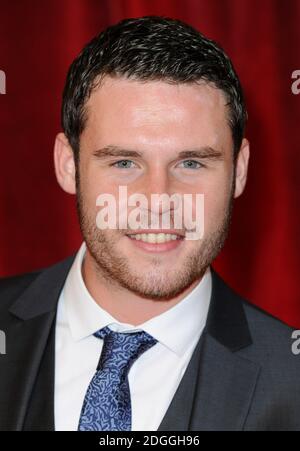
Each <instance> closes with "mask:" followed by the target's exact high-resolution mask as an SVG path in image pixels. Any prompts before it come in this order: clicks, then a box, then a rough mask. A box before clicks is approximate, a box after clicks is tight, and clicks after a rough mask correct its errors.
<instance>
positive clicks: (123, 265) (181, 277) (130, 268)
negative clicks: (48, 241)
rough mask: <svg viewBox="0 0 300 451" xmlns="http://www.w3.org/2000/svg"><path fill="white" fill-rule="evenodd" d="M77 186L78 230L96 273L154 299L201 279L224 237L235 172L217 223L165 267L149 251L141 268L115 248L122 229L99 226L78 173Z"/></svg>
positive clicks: (165, 297) (175, 293) (173, 294)
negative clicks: (85, 200)
mask: <svg viewBox="0 0 300 451" xmlns="http://www.w3.org/2000/svg"><path fill="white" fill-rule="evenodd" d="M234 172H235V171H234ZM76 186H77V196H76V200H77V202H76V203H77V214H78V218H79V224H80V229H81V233H82V235H83V238H84V241H85V243H86V246H87V249H88V251H89V253H90V255H91V257H92V260H93V264H94V269H95V271H96V274H97V277H98V278H99V280H102V281H106V283H107V284H108V286H110V287H111V288H113V287H114V288H115V289H126V290H129V291H130V292H132V293H135V294H136V295H138V296H140V297H142V298H145V299H151V300H157V301H166V300H169V299H172V298H174V297H176V296H179V295H180V294H181V293H183V292H184V291H185V290H187V289H188V288H189V287H190V286H191V285H192V284H193V283H194V282H196V281H197V280H199V281H200V280H201V278H202V277H203V275H204V273H205V272H206V270H207V268H208V266H209V265H210V264H211V263H212V261H213V260H214V259H215V258H216V257H217V255H218V254H219V253H220V251H221V249H222V248H223V246H224V243H225V240H226V238H227V235H228V231H229V228H230V224H231V217H232V209H233V201H234V189H235V176H234V177H233V182H232V185H231V190H230V194H229V197H228V203H227V205H225V208H224V212H223V216H222V219H221V221H220V224H219V225H218V227H217V228H216V229H215V230H214V231H213V232H210V233H209V234H208V235H207V236H205V237H204V238H202V239H201V240H197V241H194V242H195V243H200V244H195V246H194V247H193V248H192V249H191V250H190V252H189V253H188V254H187V255H182V256H181V258H180V259H178V260H180V261H179V262H175V263H174V261H172V260H170V264H169V265H168V267H167V268H166V265H165V259H163V261H162V259H161V258H160V257H159V256H152V255H150V254H148V255H147V257H148V260H147V264H146V266H145V268H142V269H141V267H138V265H135V264H134V261H131V260H133V259H130V257H128V256H126V254H124V255H122V254H121V251H120V249H118V242H119V241H120V239H121V238H122V237H124V235H125V231H123V232H122V231H118V230H106V231H105V230H101V229H99V228H98V227H97V225H96V220H95V216H93V215H92V214H90V213H89V212H88V211H86V210H87V209H86V208H85V205H86V203H85V202H84V196H83V193H82V192H81V187H80V183H79V176H78V175H77V181H76ZM183 246H184V243H183ZM176 263H177V264H176Z"/></svg>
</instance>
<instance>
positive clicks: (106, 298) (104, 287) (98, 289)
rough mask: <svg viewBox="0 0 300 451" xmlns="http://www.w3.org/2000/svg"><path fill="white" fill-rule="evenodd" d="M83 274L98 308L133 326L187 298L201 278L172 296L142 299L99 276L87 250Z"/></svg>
mask: <svg viewBox="0 0 300 451" xmlns="http://www.w3.org/2000/svg"><path fill="white" fill-rule="evenodd" d="M82 276H83V280H84V283H85V285H86V288H87V290H88V291H89V293H90V295H91V296H92V298H93V299H94V301H95V302H96V303H97V304H98V305H99V306H100V307H102V308H103V309H104V310H106V311H107V312H108V313H109V314H110V315H111V316H113V317H114V318H116V320H117V321H119V322H121V323H127V324H131V325H133V326H138V325H140V324H143V323H144V322H146V321H148V320H150V319H151V318H154V317H155V316H158V315H160V314H162V313H164V312H166V311H167V310H169V309H171V308H172V307H173V306H175V305H176V304H178V303H179V302H180V301H181V300H182V299H183V298H184V297H186V296H187V295H188V294H189V293H190V292H191V291H192V290H193V289H194V287H195V286H196V285H197V284H198V283H199V281H200V280H201V279H198V280H196V281H195V282H194V283H193V284H191V285H190V286H189V287H187V289H186V290H184V291H183V292H181V293H180V294H179V295H178V296H175V297H174V298H172V299H168V300H157V299H148V298H144V297H141V296H138V295H137V294H136V293H133V292H132V291H130V290H127V289H126V288H123V287H121V286H120V285H116V284H112V283H111V282H110V281H109V280H107V279H106V278H105V277H103V276H101V274H99V271H97V269H96V264H95V262H94V260H93V258H92V256H91V255H90V253H89V252H88V250H87V251H86V255H85V258H84V260H83V264H82Z"/></svg>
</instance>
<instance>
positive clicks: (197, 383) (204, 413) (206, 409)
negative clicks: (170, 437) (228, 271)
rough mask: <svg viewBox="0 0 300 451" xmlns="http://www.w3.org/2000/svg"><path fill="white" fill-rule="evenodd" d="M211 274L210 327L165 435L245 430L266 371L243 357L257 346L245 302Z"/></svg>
mask: <svg viewBox="0 0 300 451" xmlns="http://www.w3.org/2000/svg"><path fill="white" fill-rule="evenodd" d="M211 270H212V295H211V302H210V308H209V313H208V319H207V325H206V327H205V330H204V332H203V334H202V336H201V338H200V340H199V342H198V344H197V346H196V348H195V351H194V353H193V356H192V358H191V360H190V363H189V365H188V367H187V370H186V372H185V374H184V376H183V378H182V380H181V382H180V384H179V387H178V389H177V391H176V393H175V396H174V398H173V400H172V402H171V404H170V406H169V408H168V410H167V412H166V414H165V416H164V418H163V420H162V422H161V424H160V426H159V428H158V430H159V431H160V430H161V431H172V430H173V431H176V430H185V431H188V430H195V431H202V430H203V431H205V430H241V429H242V428H243V425H244V422H245V419H246V417H247V412H248V410H249V407H250V404H251V400H252V396H253V393H254V389H255V385H256V382H257V378H258V375H259V370H260V367H259V366H258V365H257V364H256V363H254V362H251V361H249V360H246V359H244V358H243V357H241V356H240V355H239V353H238V351H239V350H240V349H243V348H245V347H247V346H251V344H252V340H251V335H250V331H249V328H248V323H247V319H246V316H245V312H244V309H243V305H242V299H241V298H240V297H239V296H238V295H237V294H236V293H235V292H234V291H233V290H232V289H231V288H229V287H228V286H227V285H226V284H225V282H224V281H223V280H222V279H221V277H220V276H218V274H217V273H216V272H215V271H214V270H213V268H211ZM199 302H201V300H199Z"/></svg>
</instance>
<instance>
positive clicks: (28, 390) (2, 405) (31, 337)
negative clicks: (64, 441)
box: [0, 256, 74, 431]
mask: <svg viewBox="0 0 300 451" xmlns="http://www.w3.org/2000/svg"><path fill="white" fill-rule="evenodd" d="M73 259H74V256H72V257H69V258H68V259H66V260H64V261H63V262H61V263H59V264H57V265H55V266H53V267H51V268H49V269H47V270H45V271H43V272H42V273H40V274H39V275H38V276H37V277H36V279H35V280H34V281H33V282H32V283H31V284H30V285H29V287H28V288H27V289H26V290H25V291H24V292H23V293H22V295H21V296H20V297H19V298H18V299H17V301H16V302H15V303H14V304H13V305H12V307H11V308H10V310H9V312H8V316H7V318H3V319H2V322H1V323H2V326H1V327H2V329H3V330H4V331H5V333H6V355H4V356H1V359H0V429H1V430H17V431H19V430H22V429H23V427H24V422H25V420H26V418H27V413H28V406H29V405H30V403H31V402H34V401H33V393H35V399H37V398H39V399H41V400H42V399H44V400H45V401H47V402H46V404H45V405H44V406H45V407H46V408H45V409H44V411H43V415H44V424H45V425H48V426H49V428H51V425H53V424H54V412H53V408H52V409H51V411H50V409H47V406H53V395H54V392H53V387H54V336H55V334H54V333H51V334H50V332H51V331H52V332H53V329H54V324H55V316H56V307H57V301H58V298H59V295H60V292H61V289H62V287H63V284H64V281H65V278H66V276H67V273H68V271H69V269H70V266H71V264H72V261H73ZM42 362H44V371H45V373H46V372H47V374H48V384H49V386H48V390H47V392H45V387H43V390H40V393H38V392H37V387H38V386H39V385H37V386H36V381H37V376H38V374H39V372H40V371H41V363H42ZM41 388H42V386H41ZM34 390H35V391H34ZM46 398H47V399H46ZM36 409H38V407H36ZM36 411H38V410H36ZM32 413H33V414H35V412H32ZM30 421H31V420H30V419H29V422H30Z"/></svg>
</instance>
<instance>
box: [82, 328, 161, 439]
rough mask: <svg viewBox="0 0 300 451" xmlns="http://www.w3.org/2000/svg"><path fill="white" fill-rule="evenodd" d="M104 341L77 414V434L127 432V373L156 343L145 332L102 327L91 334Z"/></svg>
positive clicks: (128, 395)
mask: <svg viewBox="0 0 300 451" xmlns="http://www.w3.org/2000/svg"><path fill="white" fill-rule="evenodd" d="M94 335H95V336H96V337H97V338H102V339H104V344H103V349H102V352H101V356H100V360H99V364H98V367H97V370H96V373H95V375H94V377H93V379H92V380H91V382H90V384H89V386H88V389H87V392H86V395H85V398H84V402H83V406H82V410H81V414H80V419H79V426H78V430H79V431H131V399H130V389H129V383H128V371H129V369H130V367H131V365H132V364H133V362H134V361H135V360H136V359H137V358H138V357H139V356H140V355H141V354H142V353H143V352H145V351H147V349H149V348H151V347H152V346H154V345H155V344H156V343H157V340H156V339H155V338H153V337H152V336H151V335H149V334H147V332H144V331H141V332H134V333H120V332H114V331H112V330H111V329H110V328H109V327H103V328H102V329H100V330H99V331H98V332H96V333H95V334H94Z"/></svg>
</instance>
